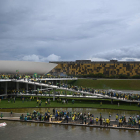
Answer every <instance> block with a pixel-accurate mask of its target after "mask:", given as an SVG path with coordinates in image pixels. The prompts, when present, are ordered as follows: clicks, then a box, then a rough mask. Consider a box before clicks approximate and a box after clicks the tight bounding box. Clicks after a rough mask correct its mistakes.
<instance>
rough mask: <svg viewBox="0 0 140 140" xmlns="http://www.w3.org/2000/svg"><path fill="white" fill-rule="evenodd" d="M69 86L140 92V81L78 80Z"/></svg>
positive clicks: (70, 82)
mask: <svg viewBox="0 0 140 140" xmlns="http://www.w3.org/2000/svg"><path fill="white" fill-rule="evenodd" d="M68 83H69V84H72V85H76V86H82V87H92V88H94V89H117V90H140V80H92V79H78V80H75V81H69V82H68Z"/></svg>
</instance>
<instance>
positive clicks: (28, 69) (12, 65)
mask: <svg viewBox="0 0 140 140" xmlns="http://www.w3.org/2000/svg"><path fill="white" fill-rule="evenodd" d="M56 66H57V64H55V63H46V62H31V61H4V60H1V61H0V73H3V74H4V73H6V74H16V73H19V74H34V73H37V74H41V75H43V74H46V73H48V72H49V71H51V70H52V69H53V68H54V67H56Z"/></svg>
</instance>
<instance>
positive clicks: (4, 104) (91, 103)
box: [0, 98, 140, 110]
mask: <svg viewBox="0 0 140 140" xmlns="http://www.w3.org/2000/svg"><path fill="white" fill-rule="evenodd" d="M72 99H74V100H75V102H74V104H72ZM41 100H42V104H41V106H39V104H37V102H36V100H34V101H24V102H22V101H21V100H20V98H17V99H16V102H15V103H14V102H12V103H11V102H9V103H8V100H7V99H4V100H2V101H1V103H0V108H26V107H28V108H29V107H57V108H58V107H65V108H66V107H70V108H71V107H74V108H77V107H81V108H82V107H86V108H108V109H123V110H140V107H138V106H137V103H131V105H130V103H125V102H119V103H120V106H118V101H114V102H113V104H111V101H110V100H109V99H107V100H99V99H95V100H91V99H86V100H82V99H76V98H71V99H68V104H66V103H65V104H62V103H57V101H52V98H51V103H50V105H49V104H48V105H45V100H46V99H45V98H42V99H41ZM101 101H102V106H100V102H101Z"/></svg>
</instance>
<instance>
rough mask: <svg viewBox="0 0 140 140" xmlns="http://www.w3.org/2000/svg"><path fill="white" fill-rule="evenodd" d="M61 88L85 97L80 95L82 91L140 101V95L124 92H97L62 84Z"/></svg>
mask: <svg viewBox="0 0 140 140" xmlns="http://www.w3.org/2000/svg"><path fill="white" fill-rule="evenodd" d="M59 87H63V88H66V89H72V90H74V91H75V92H76V93H73V95H84V94H83V93H80V91H83V92H89V93H92V94H101V95H107V96H109V97H116V98H117V99H123V100H132V101H133V100H137V101H140V95H139V94H134V93H123V92H121V93H119V92H117V91H107V90H96V89H93V88H89V87H82V86H74V85H70V84H66V83H62V84H60V86H59ZM78 91H79V93H78Z"/></svg>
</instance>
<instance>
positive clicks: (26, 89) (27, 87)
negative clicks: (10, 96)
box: [26, 83, 28, 91]
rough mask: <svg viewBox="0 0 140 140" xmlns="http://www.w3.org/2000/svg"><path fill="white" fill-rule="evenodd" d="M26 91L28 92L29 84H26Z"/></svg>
mask: <svg viewBox="0 0 140 140" xmlns="http://www.w3.org/2000/svg"><path fill="white" fill-rule="evenodd" d="M26 90H27V91H28V84H27V83H26Z"/></svg>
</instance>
